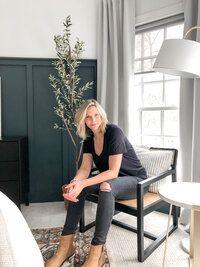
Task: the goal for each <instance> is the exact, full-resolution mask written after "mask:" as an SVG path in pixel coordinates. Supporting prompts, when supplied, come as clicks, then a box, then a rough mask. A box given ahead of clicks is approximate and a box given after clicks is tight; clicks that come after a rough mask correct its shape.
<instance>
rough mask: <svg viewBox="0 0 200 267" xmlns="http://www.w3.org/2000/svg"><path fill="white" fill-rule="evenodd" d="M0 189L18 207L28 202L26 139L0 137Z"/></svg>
mask: <svg viewBox="0 0 200 267" xmlns="http://www.w3.org/2000/svg"><path fill="white" fill-rule="evenodd" d="M0 191H2V192H3V193H4V194H6V195H7V196H8V197H9V198H10V199H11V200H12V201H13V202H15V204H16V205H17V206H18V207H19V208H20V204H21V203H25V204H26V205H28V204H29V199H28V192H29V168H28V139H27V138H26V137H1V138H0Z"/></svg>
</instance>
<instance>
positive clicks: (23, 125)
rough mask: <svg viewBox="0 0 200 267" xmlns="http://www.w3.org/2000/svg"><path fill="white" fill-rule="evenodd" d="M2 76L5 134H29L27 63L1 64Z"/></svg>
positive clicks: (0, 73)
mask: <svg viewBox="0 0 200 267" xmlns="http://www.w3.org/2000/svg"><path fill="white" fill-rule="evenodd" d="M0 76H1V87H2V127H3V134H4V135H8V134H9V135H10V134H11V135H13V136H14V135H22V136H23V135H25V136H27V101H26V100H27V94H26V91H25V90H24V89H25V88H26V65H14V66H13V65H0ZM4 88H5V89H6V90H4Z"/></svg>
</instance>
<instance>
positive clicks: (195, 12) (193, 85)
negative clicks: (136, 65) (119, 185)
mask: <svg viewBox="0 0 200 267" xmlns="http://www.w3.org/2000/svg"><path fill="white" fill-rule="evenodd" d="M184 17H185V24H184V32H186V31H187V30H188V29H189V28H191V27H192V26H195V25H200V0H192V1H188V0H185V1H184ZM187 38H188V39H191V40H195V41H198V42H200V29H199V30H197V31H196V30H194V31H191V33H190V34H189V35H188V36H187ZM199 60H200V59H199ZM180 152H181V153H180V155H181V176H182V180H183V181H193V182H200V161H199V159H200V79H181V88H180Z"/></svg>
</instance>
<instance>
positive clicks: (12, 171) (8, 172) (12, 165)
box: [0, 161, 19, 181]
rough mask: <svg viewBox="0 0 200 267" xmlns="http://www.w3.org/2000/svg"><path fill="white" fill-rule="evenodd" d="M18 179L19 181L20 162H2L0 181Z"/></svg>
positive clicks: (0, 164) (0, 163)
mask: <svg viewBox="0 0 200 267" xmlns="http://www.w3.org/2000/svg"><path fill="white" fill-rule="evenodd" d="M17 179H19V162H18V161H13V162H12V161H7V162H4V161H2V162H0V181H9V180H17Z"/></svg>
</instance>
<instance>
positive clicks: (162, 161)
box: [135, 147, 174, 193]
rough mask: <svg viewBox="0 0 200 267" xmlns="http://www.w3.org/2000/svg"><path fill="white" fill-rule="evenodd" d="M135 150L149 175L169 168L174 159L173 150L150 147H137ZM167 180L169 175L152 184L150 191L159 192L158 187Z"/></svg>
mask: <svg viewBox="0 0 200 267" xmlns="http://www.w3.org/2000/svg"><path fill="white" fill-rule="evenodd" d="M135 152H136V154H137V156H138V158H139V160H140V162H141V164H142V166H143V167H145V169H146V171H147V176H148V177H151V176H154V175H158V174H160V173H162V172H164V171H167V170H169V168H170V167H171V164H172V163H173V160H174V152H173V151H171V150H157V149H149V148H147V147H146V148H145V147H142V148H139V147H136V148H135ZM166 182H167V177H166V178H164V179H162V180H160V181H158V182H155V183H153V184H151V185H150V187H149V192H153V193H158V187H159V186H161V185H163V184H165V183H166Z"/></svg>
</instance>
